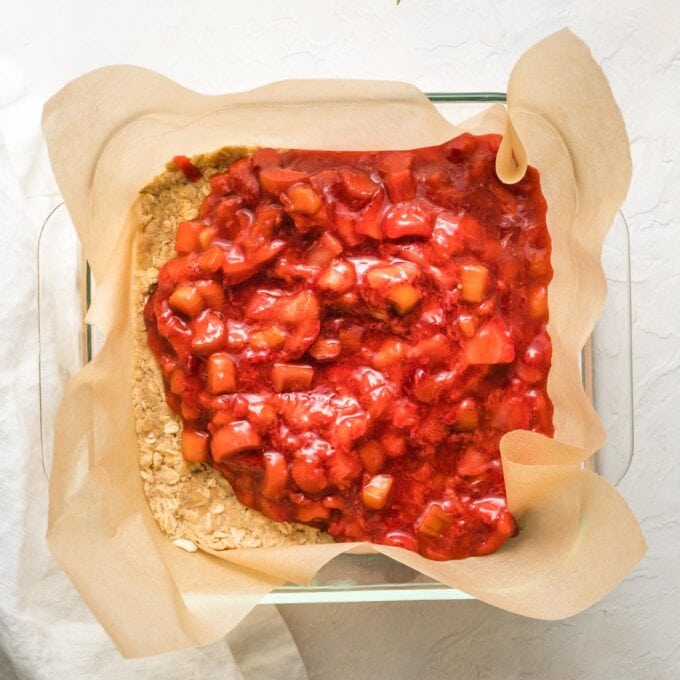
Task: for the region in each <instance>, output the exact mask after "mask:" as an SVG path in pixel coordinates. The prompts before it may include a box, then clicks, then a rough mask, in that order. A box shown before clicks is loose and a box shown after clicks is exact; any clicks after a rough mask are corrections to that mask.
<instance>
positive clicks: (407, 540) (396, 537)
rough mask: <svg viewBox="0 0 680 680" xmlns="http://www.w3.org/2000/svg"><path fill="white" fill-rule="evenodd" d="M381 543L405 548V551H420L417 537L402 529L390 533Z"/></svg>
mask: <svg viewBox="0 0 680 680" xmlns="http://www.w3.org/2000/svg"><path fill="white" fill-rule="evenodd" d="M380 543H384V544H385V545H393V546H395V547H396V548H404V549H405V550H412V551H413V552H417V551H418V541H416V539H415V536H413V534H411V533H409V532H408V531H402V530H400V529H395V530H393V531H388V532H387V533H386V534H385V536H384V537H383V538H382V540H381V541H380Z"/></svg>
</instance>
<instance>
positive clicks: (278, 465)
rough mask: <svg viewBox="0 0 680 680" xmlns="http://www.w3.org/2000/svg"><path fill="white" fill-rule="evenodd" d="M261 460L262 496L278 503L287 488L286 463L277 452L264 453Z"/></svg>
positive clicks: (282, 456) (283, 457)
mask: <svg viewBox="0 0 680 680" xmlns="http://www.w3.org/2000/svg"><path fill="white" fill-rule="evenodd" d="M262 458H263V459H264V481H263V482H262V495H263V496H265V497H266V498H271V499H272V500H277V501H280V500H281V499H282V498H283V497H284V495H285V493H286V487H287V486H288V461H287V460H286V457H285V456H284V455H283V454H282V453H278V452H277V451H265V453H264V454H262Z"/></svg>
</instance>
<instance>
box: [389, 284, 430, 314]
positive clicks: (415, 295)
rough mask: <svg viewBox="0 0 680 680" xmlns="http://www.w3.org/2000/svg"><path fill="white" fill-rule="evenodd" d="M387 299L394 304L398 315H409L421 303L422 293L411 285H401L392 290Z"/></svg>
mask: <svg viewBox="0 0 680 680" xmlns="http://www.w3.org/2000/svg"><path fill="white" fill-rule="evenodd" d="M385 297H386V298H387V299H388V300H389V301H390V302H391V303H392V305H393V307H394V309H395V310H396V311H397V313H398V314H408V312H410V311H411V310H413V308H414V307H415V306H416V305H417V304H418V303H419V302H420V300H421V299H422V297H423V296H422V295H421V293H420V291H419V290H418V289H417V288H415V287H414V286H412V285H411V284H410V283H401V284H399V285H398V286H394V287H393V288H390V289H389V290H388V291H387V293H385Z"/></svg>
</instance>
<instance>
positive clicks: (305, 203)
mask: <svg viewBox="0 0 680 680" xmlns="http://www.w3.org/2000/svg"><path fill="white" fill-rule="evenodd" d="M287 193H288V198H289V199H290V202H291V203H292V204H293V208H294V209H295V210H296V211H297V212H300V213H302V214H303V215H313V214H314V213H315V212H316V211H317V210H318V209H319V208H320V207H321V198H320V196H319V194H317V193H316V191H314V189H312V187H311V186H309V184H302V183H299V184H293V186H292V187H290V188H289V189H288V192H287Z"/></svg>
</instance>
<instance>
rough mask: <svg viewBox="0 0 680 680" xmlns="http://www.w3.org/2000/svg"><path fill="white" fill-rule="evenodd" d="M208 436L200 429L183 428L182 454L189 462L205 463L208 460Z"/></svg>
mask: <svg viewBox="0 0 680 680" xmlns="http://www.w3.org/2000/svg"><path fill="white" fill-rule="evenodd" d="M209 443H210V436H209V435H208V433H207V432H203V431H202V430H191V429H189V428H187V427H185V428H184V432H183V433H182V456H183V457H184V460H186V461H187V462H189V463H206V462H207V461H208V450H209Z"/></svg>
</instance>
